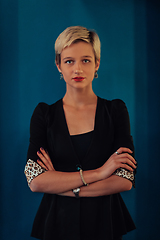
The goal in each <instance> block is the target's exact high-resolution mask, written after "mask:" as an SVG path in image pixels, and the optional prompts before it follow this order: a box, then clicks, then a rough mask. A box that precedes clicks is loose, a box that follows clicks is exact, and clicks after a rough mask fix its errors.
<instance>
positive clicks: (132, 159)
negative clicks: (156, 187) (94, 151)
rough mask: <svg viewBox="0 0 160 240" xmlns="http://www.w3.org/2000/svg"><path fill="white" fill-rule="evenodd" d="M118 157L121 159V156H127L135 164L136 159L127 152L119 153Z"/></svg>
mask: <svg viewBox="0 0 160 240" xmlns="http://www.w3.org/2000/svg"><path fill="white" fill-rule="evenodd" d="M118 158H119V159H123V158H126V159H127V158H128V159H129V160H130V161H131V162H132V163H134V164H135V165H136V164H137V162H136V160H135V159H134V157H132V155H130V154H128V153H121V154H120V155H119V156H118Z"/></svg>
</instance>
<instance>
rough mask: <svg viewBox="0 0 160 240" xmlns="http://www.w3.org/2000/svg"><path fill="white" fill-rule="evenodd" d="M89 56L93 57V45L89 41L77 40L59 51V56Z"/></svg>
mask: <svg viewBox="0 0 160 240" xmlns="http://www.w3.org/2000/svg"><path fill="white" fill-rule="evenodd" d="M83 56H90V57H93V58H94V51H93V47H92V45H91V44H90V43H86V42H82V41H81V42H78V43H73V44H71V45H70V46H69V47H66V48H64V49H63V50H62V52H61V58H62V59H63V58H66V57H74V58H76V57H83Z"/></svg>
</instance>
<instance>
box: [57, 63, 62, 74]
mask: <svg viewBox="0 0 160 240" xmlns="http://www.w3.org/2000/svg"><path fill="white" fill-rule="evenodd" d="M56 66H57V69H58V71H59V72H60V73H61V72H62V70H61V67H60V65H59V64H57V63H56Z"/></svg>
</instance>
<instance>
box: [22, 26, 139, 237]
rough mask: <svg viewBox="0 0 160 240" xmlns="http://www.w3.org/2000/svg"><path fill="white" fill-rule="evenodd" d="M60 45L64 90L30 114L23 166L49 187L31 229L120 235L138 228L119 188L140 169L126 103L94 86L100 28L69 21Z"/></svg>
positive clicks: (36, 188)
mask: <svg viewBox="0 0 160 240" xmlns="http://www.w3.org/2000/svg"><path fill="white" fill-rule="evenodd" d="M55 52H56V60H55V61H56V66H57V68H58V71H59V72H60V75H61V78H62V77H63V78H64V81H65V82H66V93H65V96H64V97H63V99H60V100H59V101H57V102H56V103H54V104H52V105H47V104H45V103H40V104H39V105H38V106H37V107H36V109H35V111H34V113H33V116H32V119H31V126H30V145H29V149H28V156H27V164H26V167H25V174H26V177H27V180H28V184H29V187H30V189H31V190H32V191H33V192H43V193H44V196H43V199H42V202H41V205H40V207H39V210H38V212H37V215H36V218H35V221H34V224H33V229H32V236H33V237H36V238H39V239H45V240H50V239H56V240H58V239H63V240H64V239H66V240H72V239H74V240H75V239H76V240H80V239H81V240H88V239H92V240H94V239H96V240H97V239H99V240H101V239H103V240H104V239H107V240H118V239H122V238H121V237H122V235H123V234H126V233H127V232H128V231H131V230H133V229H135V225H134V223H133V221H132V219H131V217H130V215H129V213H128V210H127V208H126V206H125V204H124V202H123V200H122V198H121V196H120V194H119V193H120V192H123V191H128V190H130V189H131V188H132V184H134V174H135V169H136V161H135V159H134V158H133V154H134V146H133V141H132V137H131V135H130V125H129V117H128V112H127V109H126V106H125V104H124V102H122V101H121V100H113V101H107V100H105V99H102V98H100V97H97V96H96V95H95V93H94V92H93V89H92V81H93V79H94V77H97V71H98V69H99V65H100V40H99V37H98V35H97V34H96V33H95V32H94V31H89V30H88V29H86V28H84V27H79V26H78V27H77V26H76V27H69V28H67V29H65V30H64V31H63V32H62V33H61V34H60V35H59V37H58V38H57V40H56V42H55Z"/></svg>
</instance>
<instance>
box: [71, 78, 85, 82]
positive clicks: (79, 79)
mask: <svg viewBox="0 0 160 240" xmlns="http://www.w3.org/2000/svg"><path fill="white" fill-rule="evenodd" d="M73 79H74V81H76V82H82V81H83V80H84V77H74V78H73Z"/></svg>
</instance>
